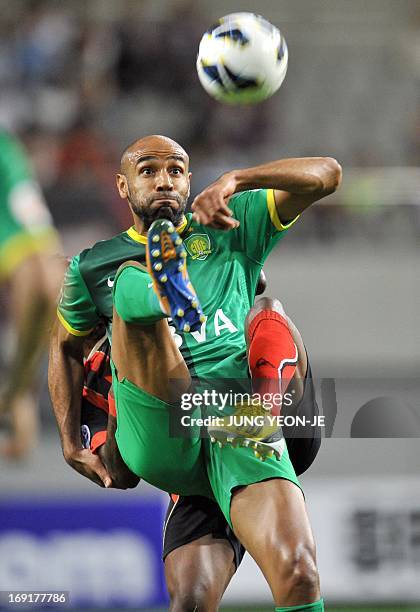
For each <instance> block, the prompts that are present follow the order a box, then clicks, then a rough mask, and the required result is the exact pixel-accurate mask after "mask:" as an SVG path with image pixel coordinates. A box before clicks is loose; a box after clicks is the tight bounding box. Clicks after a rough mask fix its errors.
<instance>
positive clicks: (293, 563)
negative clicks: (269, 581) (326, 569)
mask: <svg viewBox="0 0 420 612" xmlns="http://www.w3.org/2000/svg"><path fill="white" fill-rule="evenodd" d="M282 565H283V567H282V571H281V582H282V584H283V585H286V590H287V592H288V593H289V594H290V595H292V594H293V596H294V597H295V596H296V595H297V594H299V595H301V597H302V600H307V601H311V598H313V597H317V595H318V591H319V576H318V569H317V566H316V560H315V550H314V549H313V548H312V547H304V548H299V549H296V550H295V551H289V552H288V553H287V554H285V555H284V560H283V564H282Z"/></svg>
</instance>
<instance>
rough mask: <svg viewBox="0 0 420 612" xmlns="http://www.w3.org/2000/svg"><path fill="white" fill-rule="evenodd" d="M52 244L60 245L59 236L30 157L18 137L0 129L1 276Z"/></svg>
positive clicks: (4, 275) (8, 273) (54, 245)
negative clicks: (29, 160)
mask: <svg viewBox="0 0 420 612" xmlns="http://www.w3.org/2000/svg"><path fill="white" fill-rule="evenodd" d="M51 246H53V247H54V248H56V247H58V236H57V234H56V232H55V230H54V229H53V227H52V218H51V215H50V213H49V211H48V208H47V206H46V204H45V202H44V199H43V196H42V194H41V190H40V188H39V186H38V184H37V183H36V181H35V180H34V177H33V174H32V170H31V168H30V165H29V162H28V158H27V156H26V154H25V152H24V150H23V149H22V147H21V146H20V144H19V143H18V142H17V141H16V139H14V138H13V137H12V136H10V134H7V133H6V132H1V131H0V279H2V278H3V277H7V276H8V275H10V274H11V273H12V272H13V270H14V269H15V268H16V267H17V266H18V265H19V264H20V263H21V262H22V261H23V260H24V259H25V258H26V257H29V256H30V255H32V254H33V253H35V252H39V251H43V250H44V249H46V248H50V247H51Z"/></svg>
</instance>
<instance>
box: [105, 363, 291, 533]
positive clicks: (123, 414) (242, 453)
mask: <svg viewBox="0 0 420 612" xmlns="http://www.w3.org/2000/svg"><path fill="white" fill-rule="evenodd" d="M113 390H114V395H115V403H116V410H117V432H116V440H117V444H118V448H119V451H120V453H121V456H122V458H123V460H124V461H125V463H126V464H127V466H128V467H129V468H130V470H131V471H132V472H134V473H135V474H137V475H138V476H139V477H141V478H143V480H146V481H147V482H149V483H150V484H152V485H154V486H155V487H158V488H159V489H162V490H163V491H167V492H168V493H177V494H179V495H204V496H206V497H209V498H210V499H215V500H216V502H217V503H218V504H219V506H220V508H221V510H222V512H223V514H224V515H225V517H226V520H227V522H228V523H229V525H230V526H232V525H231V521H230V502H231V497H232V491H233V489H235V487H239V486H244V485H248V484H252V483H255V482H261V481H262V480H267V479H269V478H285V479H286V480H290V481H291V482H294V483H295V484H296V485H297V486H298V487H300V484H299V481H298V479H297V476H296V474H295V471H294V469H293V465H292V463H291V461H290V459H289V455H288V453H287V448H285V450H284V452H283V454H282V457H281V460H280V461H278V460H277V459H275V458H274V457H272V458H270V459H267V460H266V461H264V462H261V461H260V460H259V459H258V458H257V457H255V455H254V452H253V450H252V449H249V448H243V447H231V446H224V447H223V448H219V446H218V445H217V444H212V443H211V442H210V440H209V439H208V438H201V437H200V430H199V428H197V430H193V431H192V432H190V433H191V437H190V438H184V437H182V438H181V437H172V436H170V435H169V427H170V419H169V417H170V411H171V410H176V407H175V406H173V405H171V404H167V403H165V402H163V401H162V400H160V399H158V398H156V397H154V396H153V395H150V394H149V393H146V391H143V390H142V389H140V388H139V387H137V385H135V384H134V383H132V382H131V381H129V380H127V379H126V378H123V379H122V380H121V381H118V380H117V377H116V374H115V370H114V369H113ZM192 416H198V415H192Z"/></svg>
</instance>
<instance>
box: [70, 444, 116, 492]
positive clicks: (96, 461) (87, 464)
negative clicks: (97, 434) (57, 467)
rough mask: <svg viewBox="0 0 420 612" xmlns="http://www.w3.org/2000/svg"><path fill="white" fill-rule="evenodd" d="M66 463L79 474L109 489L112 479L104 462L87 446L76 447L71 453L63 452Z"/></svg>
mask: <svg viewBox="0 0 420 612" xmlns="http://www.w3.org/2000/svg"><path fill="white" fill-rule="evenodd" d="M64 458H65V460H66V461H67V463H68V464H69V465H70V466H71V467H72V468H73V469H74V470H76V472H79V474H82V476H85V477H86V478H89V480H92V482H94V483H96V484H97V485H99V486H100V487H106V488H107V489H109V488H110V487H112V479H111V477H110V475H109V474H108V472H107V470H106V468H105V466H104V464H103V463H102V461H101V460H100V458H99V457H98V455H94V454H93V453H92V452H91V451H90V450H88V449H87V448H82V449H76V450H74V451H72V452H71V453H65V454H64Z"/></svg>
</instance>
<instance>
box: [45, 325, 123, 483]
mask: <svg viewBox="0 0 420 612" xmlns="http://www.w3.org/2000/svg"><path fill="white" fill-rule="evenodd" d="M85 339H86V336H75V335H73V334H71V333H70V332H68V331H67V330H66V329H65V328H64V327H63V325H61V323H60V322H59V321H58V319H57V320H56V322H55V324H54V328H53V331H52V335H51V344H50V360H49V367H48V385H49V389H50V395H51V401H52V405H53V410H54V414H55V418H56V420H57V425H58V429H59V432H60V438H61V445H62V449H63V454H64V458H65V460H66V461H67V463H68V464H69V465H70V466H71V467H72V468H74V469H75V470H76V471H77V472H79V473H80V474H82V475H83V476H86V477H87V478H89V479H90V480H93V482H96V484H98V485H100V486H105V487H110V486H111V485H112V481H111V478H110V476H109V474H108V472H107V470H106V468H105V467H104V465H103V464H102V462H101V460H100V459H99V457H98V456H97V455H94V454H93V453H91V451H90V450H88V449H84V448H83V447H82V444H81V439H80V410H81V400H82V391H83V380H84V368H83V342H84V340H85Z"/></svg>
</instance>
